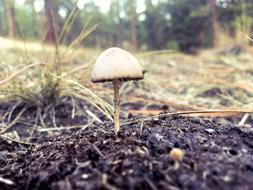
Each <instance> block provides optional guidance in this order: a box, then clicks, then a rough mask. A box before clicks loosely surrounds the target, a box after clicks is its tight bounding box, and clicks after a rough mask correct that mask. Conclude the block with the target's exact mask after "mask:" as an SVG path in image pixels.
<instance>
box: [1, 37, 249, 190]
mask: <svg viewBox="0 0 253 190" xmlns="http://www.w3.org/2000/svg"><path fill="white" fill-rule="evenodd" d="M0 40H1V39H0ZM2 44H3V43H2ZM7 44H8V43H7ZM27 47H29V46H27ZM38 47H40V46H38ZM31 49H32V50H29V48H28V49H27V50H26V51H21V50H20V47H6V49H5V50H3V51H2V52H1V53H0V60H1V64H0V66H1V70H2V72H1V74H0V76H1V81H2V82H0V84H1V86H0V87H1V96H0V100H1V101H0V116H1V126H0V189H20V190H21V189H22V190H23V189H41V190H42V189H52V190H55V189H66V190H72V189H151V190H156V189H172V190H174V189H175V190H176V189H229V190H230V189H236V190H237V189H241V190H250V189H252V186H253V128H252V124H253V120H252V118H251V116H250V115H249V117H248V118H247V120H246V121H244V122H243V124H242V125H239V123H240V121H241V120H242V118H243V116H244V113H245V112H247V111H249V112H250V111H251V109H252V107H253V106H252V102H253V101H252V98H253V87H252V84H253V77H252V61H253V56H252V51H251V50H250V49H249V50H244V49H242V50H241V49H238V47H236V46H235V47H232V48H227V49H222V50H219V51H218V50H208V51H203V52H201V53H200V54H199V55H195V56H190V55H183V54H180V53H168V52H152V53H140V54H137V55H136V56H137V57H138V59H139V60H140V62H141V63H142V64H143V66H144V68H145V69H146V71H147V72H146V76H145V79H144V80H143V81H138V82H128V83H124V84H123V85H122V88H121V119H122V120H121V123H122V128H121V131H120V133H119V135H118V136H115V134H114V131H113V123H112V115H111V113H112V106H111V104H112V85H111V84H110V83H105V84H92V83H91V82H90V70H91V68H92V67H91V66H92V62H93V60H94V59H95V57H96V56H97V55H98V53H99V51H98V50H96V51H95V50H85V51H84V50H81V51H78V52H77V53H75V54H72V53H71V54H67V55H64V56H62V57H61V65H60V66H61V68H60V69H59V68H58V67H59V65H57V67H56V66H55V65H51V64H52V63H51V62H54V61H52V60H54V57H53V56H52V55H51V54H50V53H52V50H48V51H46V50H43V51H42V49H37V48H35V47H34V46H32V48H31ZM46 49H47V48H46ZM41 52H42V53H41ZM41 62H42V63H41ZM31 64H34V65H32V66H31ZM44 64H45V65H46V66H45V67H44ZM56 69H59V70H60V73H61V75H59V73H58V72H54V71H55V70H56ZM59 70H58V71H59ZM52 92H53V93H52ZM202 110H221V111H218V112H215V113H207V112H201V111H202ZM224 110H230V111H231V110H232V111H233V112H226V111H224ZM180 111H198V113H194V114H189V113H188V112H186V113H187V114H184V115H181V114H177V112H180ZM150 116H151V117H150ZM173 148H179V149H181V150H182V151H183V152H184V153H185V154H184V156H183V159H182V160H179V161H176V160H175V159H173V158H172V157H171V156H170V151H171V150H173Z"/></svg>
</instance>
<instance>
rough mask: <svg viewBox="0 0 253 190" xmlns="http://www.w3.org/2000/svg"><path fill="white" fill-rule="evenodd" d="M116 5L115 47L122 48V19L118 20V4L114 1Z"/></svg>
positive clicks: (119, 7)
mask: <svg viewBox="0 0 253 190" xmlns="http://www.w3.org/2000/svg"><path fill="white" fill-rule="evenodd" d="M116 3H117V18H118V24H117V34H116V44H117V47H120V48H122V44H123V31H124V30H123V29H124V27H123V23H122V19H121V18H120V11H121V6H120V2H119V1H118V0H116Z"/></svg>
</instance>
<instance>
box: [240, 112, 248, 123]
mask: <svg viewBox="0 0 253 190" xmlns="http://www.w3.org/2000/svg"><path fill="white" fill-rule="evenodd" d="M249 116H250V114H249V113H246V114H244V116H243V118H242V119H241V121H240V123H239V125H240V126H242V125H244V124H245V122H246V121H247V119H248V117H249Z"/></svg>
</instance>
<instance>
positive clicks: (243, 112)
mask: <svg viewBox="0 0 253 190" xmlns="http://www.w3.org/2000/svg"><path fill="white" fill-rule="evenodd" d="M198 113H234V114H245V113H253V110H199V111H179V112H172V113H163V114H158V115H153V116H147V117H142V118H140V119H136V120H133V121H127V122H123V123H122V125H129V124H134V123H138V122H141V121H148V120H151V119H154V118H159V117H164V116H174V115H190V114H198Z"/></svg>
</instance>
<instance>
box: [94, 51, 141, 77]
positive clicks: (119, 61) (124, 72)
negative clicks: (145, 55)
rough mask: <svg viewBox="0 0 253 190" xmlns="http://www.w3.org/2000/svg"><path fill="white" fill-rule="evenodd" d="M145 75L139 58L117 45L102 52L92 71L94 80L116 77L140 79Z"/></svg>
mask: <svg viewBox="0 0 253 190" xmlns="http://www.w3.org/2000/svg"><path fill="white" fill-rule="evenodd" d="M143 77H144V73H143V70H142V67H141V65H140V64H139V62H138V60H137V59H136V58H135V57H134V56H132V55H131V54H130V53H128V52H127V51H125V50H123V49H120V48H117V47H112V48H109V49H107V50H105V51H104V52H102V53H101V55H100V56H99V57H98V58H97V60H96V62H95V65H94V68H93V71H92V82H105V81H112V80H115V79H120V80H140V79H143Z"/></svg>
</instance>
